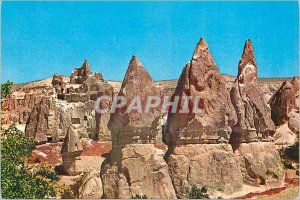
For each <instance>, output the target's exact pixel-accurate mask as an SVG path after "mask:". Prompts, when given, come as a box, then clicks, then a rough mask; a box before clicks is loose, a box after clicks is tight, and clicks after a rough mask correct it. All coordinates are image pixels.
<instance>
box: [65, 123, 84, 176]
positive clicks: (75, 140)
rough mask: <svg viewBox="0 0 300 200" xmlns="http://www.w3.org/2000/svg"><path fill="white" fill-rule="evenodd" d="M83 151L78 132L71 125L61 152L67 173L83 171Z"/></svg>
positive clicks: (72, 174)
mask: <svg viewBox="0 0 300 200" xmlns="http://www.w3.org/2000/svg"><path fill="white" fill-rule="evenodd" d="M82 151H83V148H82V145H81V143H80V140H79V137H78V134H77V133H76V131H75V130H74V127H73V126H72V125H71V126H70V127H69V130H68V132H67V134H66V136H65V139H64V142H63V145H62V148H61V154H62V166H63V169H64V172H65V173H66V174H67V175H71V176H74V175H78V174H80V173H81V172H82V171H83V167H82V160H81V157H80V155H81V153H82Z"/></svg>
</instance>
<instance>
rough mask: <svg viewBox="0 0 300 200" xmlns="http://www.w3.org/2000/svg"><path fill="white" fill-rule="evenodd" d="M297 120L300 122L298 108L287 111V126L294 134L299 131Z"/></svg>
mask: <svg viewBox="0 0 300 200" xmlns="http://www.w3.org/2000/svg"><path fill="white" fill-rule="evenodd" d="M299 122H300V115H299V110H296V109H293V110H292V111H291V112H290V113H289V121H288V126H289V128H290V129H291V130H292V131H293V132H294V133H296V134H298V133H299Z"/></svg>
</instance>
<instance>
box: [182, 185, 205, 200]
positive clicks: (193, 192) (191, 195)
mask: <svg viewBox="0 0 300 200" xmlns="http://www.w3.org/2000/svg"><path fill="white" fill-rule="evenodd" d="M188 191H189V192H188V195H187V198H188V199H209V196H208V194H207V189H206V187H201V188H198V187H196V186H192V188H191V189H190V190H188Z"/></svg>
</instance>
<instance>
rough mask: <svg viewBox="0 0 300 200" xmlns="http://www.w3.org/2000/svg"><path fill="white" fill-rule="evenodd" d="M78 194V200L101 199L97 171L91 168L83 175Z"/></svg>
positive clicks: (101, 191) (101, 192)
mask: <svg viewBox="0 0 300 200" xmlns="http://www.w3.org/2000/svg"><path fill="white" fill-rule="evenodd" d="M78 193H79V198H80V199H101V197H102V195H103V189H102V182H101V178H100V173H99V170H96V169H93V168H92V169H90V170H89V171H87V172H86V173H85V174H84V176H83V177H82V180H81V184H80V187H79V192H78Z"/></svg>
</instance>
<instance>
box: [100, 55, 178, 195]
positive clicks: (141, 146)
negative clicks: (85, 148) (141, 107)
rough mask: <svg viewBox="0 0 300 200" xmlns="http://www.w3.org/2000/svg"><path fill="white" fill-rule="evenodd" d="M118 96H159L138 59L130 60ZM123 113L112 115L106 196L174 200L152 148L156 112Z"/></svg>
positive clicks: (163, 165)
mask: <svg viewBox="0 0 300 200" xmlns="http://www.w3.org/2000/svg"><path fill="white" fill-rule="evenodd" d="M118 95H119V96H124V97H126V98H127V99H132V98H134V97H135V96H140V97H141V99H142V100H144V99H145V98H146V97H147V96H155V95H158V91H157V89H156V87H155V85H154V83H153V81H152V78H151V77H150V75H149V74H148V72H147V71H146V70H145V69H144V67H143V65H142V63H141V62H140V61H139V60H138V58H137V57H135V56H133V57H132V59H131V61H130V64H129V67H128V70H127V72H126V75H125V78H124V80H123V83H122V86H121V89H120V92H119V94H118ZM127 106H128V105H127ZM122 112H124V111H123V110H117V111H116V112H115V113H112V115H111V118H110V121H109V128H110V130H111V134H112V145H113V148H112V151H111V152H110V154H109V156H108V157H107V158H106V160H105V161H104V162H103V163H102V167H101V178H102V183H103V189H104V197H105V198H132V197H136V195H147V196H148V197H149V198H162V199H167V198H175V197H176V195H175V191H174V189H173V187H172V181H171V178H170V176H169V173H168V166H167V164H166V162H165V161H164V159H163V156H162V155H158V153H157V151H158V150H157V149H156V148H155V147H154V145H153V143H154V141H155V137H156V136H157V130H156V129H157V123H158V117H159V116H156V113H155V110H154V111H153V112H149V113H145V112H142V113H138V112H136V111H132V112H129V113H127V114H124V113H122Z"/></svg>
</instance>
